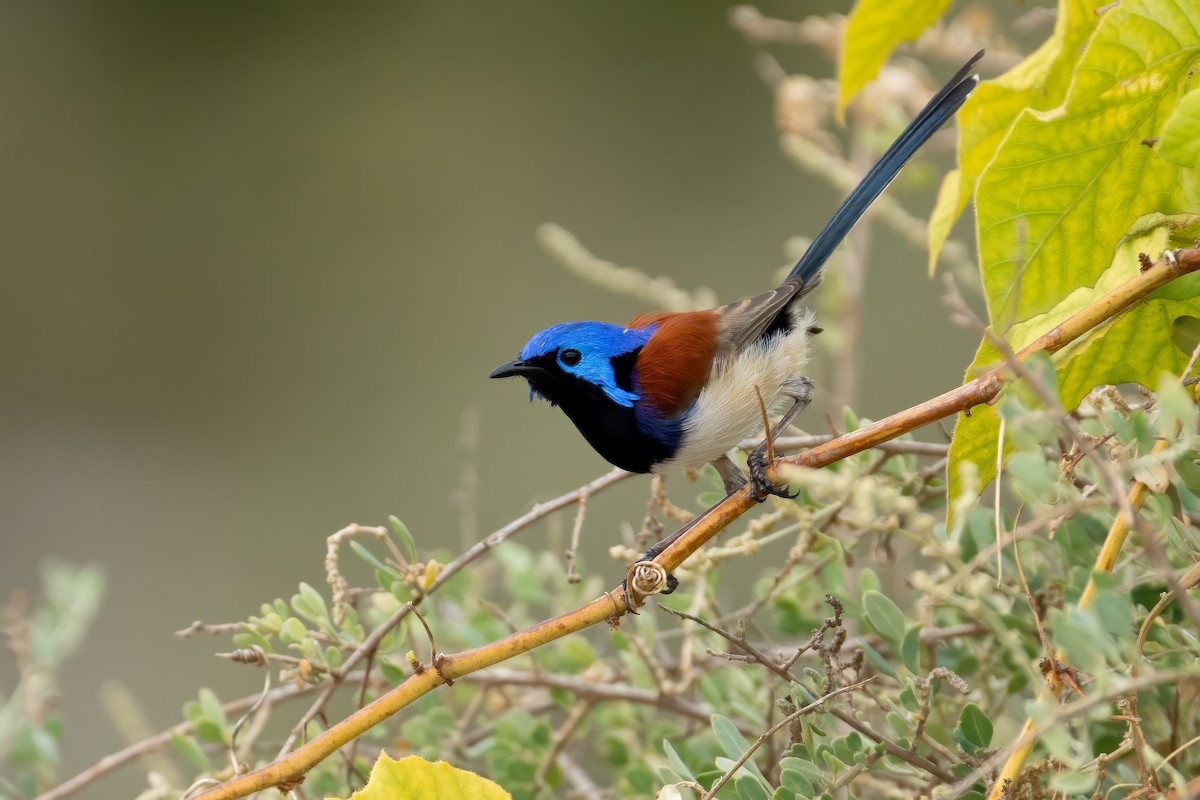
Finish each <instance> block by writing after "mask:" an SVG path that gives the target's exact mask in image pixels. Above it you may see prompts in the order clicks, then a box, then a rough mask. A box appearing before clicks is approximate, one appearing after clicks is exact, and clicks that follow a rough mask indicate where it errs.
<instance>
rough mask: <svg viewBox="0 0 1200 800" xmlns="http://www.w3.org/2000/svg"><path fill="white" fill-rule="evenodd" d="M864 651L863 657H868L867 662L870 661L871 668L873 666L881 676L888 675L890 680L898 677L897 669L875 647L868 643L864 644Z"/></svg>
mask: <svg viewBox="0 0 1200 800" xmlns="http://www.w3.org/2000/svg"><path fill="white" fill-rule="evenodd" d="M862 651H863V655H865V656H866V657H867V661H870V662H871V666H873V667H874V668H875V669H876V670H877V671H878V672H879V673H880V674H881V675H886V676H888V677H889V678H895V677H896V668H895V667H893V666H892V665H891V664H889V663H888V660H887V659H886V658H884V657H883V654H882V653H880V652H879V651H878V650H876V649H875V648H874V647H871V645H869V644H867V643H866V642H863V643H862Z"/></svg>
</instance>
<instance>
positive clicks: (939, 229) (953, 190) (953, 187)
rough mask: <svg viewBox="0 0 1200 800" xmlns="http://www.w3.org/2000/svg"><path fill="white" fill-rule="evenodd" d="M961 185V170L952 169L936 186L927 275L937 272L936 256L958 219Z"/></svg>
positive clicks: (930, 222)
mask: <svg viewBox="0 0 1200 800" xmlns="http://www.w3.org/2000/svg"><path fill="white" fill-rule="evenodd" d="M961 187H962V170H957V169H952V170H950V171H949V172H947V173H946V175H945V176H944V177H943V178H942V185H941V186H940V187H938V194H937V200H935V201H934V203H933V211H932V212H930V214H929V234H928V235H929V277H931V278H932V277H933V275H934V273H935V272H937V262H938V256H939V255H941V253H942V247H943V246H944V245H945V244H946V239H948V238H949V237H950V230H951V229H952V228H953V227H954V223H955V222H957V221H958V216H959V214H961V213H962V209H961V208H960V207H959V204H958V193H959V191H960V190H961Z"/></svg>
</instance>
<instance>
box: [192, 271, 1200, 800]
mask: <svg viewBox="0 0 1200 800" xmlns="http://www.w3.org/2000/svg"><path fill="white" fill-rule="evenodd" d="M1197 269H1200V249H1187V250H1176V251H1174V253H1173V255H1172V257H1170V258H1166V259H1162V260H1160V261H1158V262H1156V263H1154V264H1152V265H1151V266H1150V267H1148V268H1147V269H1145V270H1144V271H1142V272H1140V273H1138V274H1137V275H1136V276H1134V277H1133V278H1131V279H1130V280H1129V281H1127V282H1125V283H1124V284H1122V285H1121V286H1119V287H1118V288H1117V289H1115V290H1113V291H1112V292H1110V293H1108V294H1106V295H1104V296H1103V297H1101V298H1099V299H1097V300H1096V301H1094V302H1093V303H1091V304H1090V305H1088V306H1087V307H1086V308H1084V309H1083V310H1081V311H1080V312H1079V313H1077V314H1075V315H1074V316H1073V317H1071V318H1070V319H1068V320H1067V321H1065V322H1063V323H1062V324H1060V325H1058V326H1056V327H1055V328H1053V329H1052V330H1050V331H1049V332H1047V333H1046V334H1044V335H1043V336H1042V337H1041V338H1039V339H1038V340H1037V341H1036V342H1034V343H1033V344H1031V345H1030V346H1029V347H1026V348H1025V349H1024V350H1022V351H1021V352H1020V353H1019V354H1018V357H1021V358H1024V357H1028V356H1029V355H1031V354H1033V353H1038V352H1044V353H1054V352H1056V351H1058V350H1060V349H1061V348H1063V347H1064V346H1066V345H1067V344H1068V343H1070V342H1071V341H1074V340H1075V339H1077V338H1079V337H1080V336H1083V335H1084V334H1085V333H1087V332H1088V331H1090V330H1092V329H1093V328H1095V327H1097V326H1098V325H1100V324H1101V323H1103V322H1105V321H1107V320H1108V319H1111V318H1112V317H1114V316H1116V315H1117V314H1119V313H1121V312H1122V311H1124V310H1126V309H1127V308H1129V307H1131V306H1132V305H1133V304H1134V303H1136V302H1138V301H1139V300H1141V299H1142V298H1144V297H1145V296H1146V295H1148V294H1149V293H1150V292H1152V291H1154V290H1155V289H1157V288H1159V287H1160V286H1163V285H1164V284H1166V283H1168V282H1170V281H1171V280H1173V279H1175V278H1177V277H1179V276H1181V275H1185V274H1188V273H1191V272H1193V271H1196V270H1197ZM1010 377H1011V376H1010V373H1009V371H1008V369H1007V367H1005V366H1000V367H998V368H996V369H994V370H992V371H991V372H988V373H986V374H984V375H982V376H980V377H979V378H976V379H975V380H973V381H971V382H970V383H967V384H966V385H964V386H961V387H959V388H957V389H954V390H952V391H950V392H946V393H945V394H943V395H940V396H938V397H935V398H933V399H931V400H928V401H926V402H924V403H921V404H920V405H917V406H914V407H913V408H910V409H907V410H905V411H901V412H900V413H898V414H894V415H892V416H890V417H887V418H885V419H882V420H879V421H878V422H875V423H872V424H870V425H868V426H866V427H864V428H860V429H859V430H856V431H852V432H850V433H847V434H844V435H842V436H839V437H837V438H836V439H832V440H830V441H828V442H826V443H825V444H822V445H818V446H816V447H814V448H813V449H811V450H808V451H807V452H804V453H801V454H799V455H796V456H791V457H788V458H785V459H782V460H780V461H779V462H778V463H779V467H778V468H776V469H774V470H773V471H774V472H775V473H776V475H775V477H779V476H780V474H782V473H786V471H787V469H790V468H795V467H808V468H817V467H823V466H827V465H829V464H833V463H835V462H837V461H840V460H841V459H843V458H846V457H847V456H851V455H854V454H855V453H859V452H861V451H863V450H866V449H867V448H870V447H874V446H876V445H878V444H879V443H881V442H884V441H887V440H889V439H894V438H896V437H897V436H900V435H902V434H904V433H908V432H909V431H912V430H915V429H916V428H919V427H921V426H922V425H925V424H927V423H929V422H934V421H936V420H939V419H943V418H945V417H948V416H951V415H953V414H957V413H959V412H961V411H968V410H970V409H971V408H973V407H974V406H977V405H979V404H981V403H986V402H988V401H990V400H992V399H994V398H995V397H996V396H997V395H998V394H999V392H1000V389H1001V388H1002V387H1003V385H1004V383H1005V381H1006V380H1008V379H1010ZM612 474H613V473H610V475H612ZM616 475H617V477H618V478H619V477H620V476H621V473H620V472H619V471H618V472H617V473H616ZM564 505H565V503H564ZM755 505H756V503H755V501H754V499H753V497H751V490H750V487H749V486H745V487H743V488H742V489H741V490H740V491H737V492H734V493H733V494H731V495H729V496H728V497H726V498H725V499H724V500H722V501H721V502H720V503H717V504H716V505H715V506H713V507H712V508H710V509H709V510H708V511H707V512H705V513H704V514H702V515H701V516H700V517H697V518H696V519H695V520H694V521H692V522H690V523H688V524H687V525H685V526H684V527H683V528H681V529H680V530H679V531H678V533H677V534H676V535H675V536H674V537H673V538H674V541H672V542H671V543H670V545H668V546H667V548H666V549H665V550H664V551H663V552H662V554H661V555H659V556H658V558H657V559H656V560H655V562H654V563H652V564H650V565H648V566H655V567H657V568H660V569H663V570H666V571H671V570H674V569H675V568H677V567H678V566H680V565H681V564H682V563H683V562H684V561H686V560H687V559H688V557H690V556H691V555H692V554H693V553H695V552H696V551H697V550H699V549H700V548H701V547H702V546H703V545H704V544H705V543H706V542H708V541H709V540H710V539H712V538H713V537H714V536H716V535H717V534H718V533H720V532H721V531H722V530H723V529H724V528H725V527H726V526H728V525H729V524H730V523H732V522H733V521H734V520H735V519H737V518H738V517H740V516H741V515H742V514H744V513H745V512H746V511H748V510H749V509H751V508H753V507H754V506H755ZM494 536H496V534H493V537H494ZM491 538H492V537H489V540H490V539H491ZM485 541H486V540H485ZM481 544H482V543H481ZM488 546H489V547H490V546H491V545H490V544H489V545H488ZM440 579H441V578H440V577H439V580H440ZM627 603H628V605H627ZM637 603H638V598H637V597H635V596H627V595H626V591H625V588H624V587H623V586H618V587H616V588H615V589H613V590H612V591H611V592H607V593H605V594H604V595H602V596H601V597H599V598H597V599H595V600H593V601H591V602H590V603H587V604H586V605H584V606H581V607H580V608H577V609H575V610H573V611H568V612H567V613H565V614H561V615H559V616H557V617H553V618H551V619H548V620H545V621H544V622H541V623H538V624H537V625H534V626H532V627H530V628H528V629H526V630H523V631H518V632H516V633H513V634H511V635H509V636H506V637H504V638H503V639H499V640H497V641H495V642H492V643H491V644H487V645H483V646H481V647H477V648H474V649H472V650H466V651H464V652H461V653H455V654H453V655H443V654H440V653H439V654H437V655H435V656H434V659H433V662H434V663H433V665H432V666H424V665H420V664H418V665H417V666H416V670H415V674H414V675H412V677H410V678H408V679H407V680H406V681H404V683H402V684H400V685H399V686H397V687H395V688H394V689H392V690H391V691H389V692H388V693H387V694H385V695H383V696H382V697H380V698H379V699H378V700H376V701H375V702H373V703H371V704H370V705H368V706H366V707H365V708H362V709H360V710H359V711H356V712H355V713H353V714H351V715H350V716H349V717H347V718H346V719H344V720H342V721H341V722H339V723H337V724H336V725H333V726H332V727H330V728H329V729H328V730H326V731H325V732H324V733H322V734H321V735H320V736H318V737H316V738H315V739H313V740H312V741H310V742H308V743H306V744H304V745H303V746H301V747H299V748H298V749H296V750H295V751H293V752H291V753H288V754H287V755H285V756H282V757H280V758H279V759H277V760H276V761H274V762H273V763H271V764H268V765H267V766H265V767H262V768H261V769H258V770H255V771H254V772H249V773H246V774H245V775H239V776H237V777H236V778H233V779H231V780H229V781H227V782H226V783H224V784H221V785H220V786H217V787H215V788H214V789H212V790H210V791H208V792H206V793H204V794H203V795H201V796H200V799H199V800H232V798H238V797H245V796H246V795H248V794H250V793H251V792H256V791H261V790H263V789H268V788H270V787H272V786H276V785H278V784H280V783H285V784H286V783H292V784H294V783H296V782H298V781H300V780H302V779H303V776H304V774H305V773H306V772H307V771H308V770H310V769H312V767H314V766H315V765H316V764H318V763H320V762H321V760H323V759H324V758H326V757H327V756H329V755H330V754H331V753H334V752H336V751H337V749H338V748H340V747H341V746H342V745H344V744H345V743H346V742H349V741H350V740H351V739H353V738H354V737H356V736H360V735H361V734H363V733H365V732H366V731H367V730H369V729H370V728H372V727H373V726H375V725H377V724H379V723H381V722H383V721H384V720H386V719H387V718H388V717H390V716H392V715H393V714H395V713H396V712H398V711H400V710H401V709H402V708H405V707H406V706H408V705H410V704H411V703H412V702H414V701H415V700H417V699H418V698H420V697H423V696H424V695H426V694H428V693H429V692H431V691H433V690H434V689H436V688H437V687H438V686H441V685H442V684H444V683H450V682H453V681H454V680H456V679H458V678H461V677H462V676H464V675H469V674H470V673H472V672H477V671H479V670H481V669H484V668H485V667H490V666H492V665H494V664H499V663H501V662H503V661H507V660H508V659H510V658H513V657H515V656H518V655H521V654H522V653H526V652H529V651H530V650H533V649H534V648H537V647H541V646H543V645H545V644H548V643H550V642H552V641H555V640H557V639H561V638H562V637H564V636H567V635H568V634H571V633H575V632H577V631H581V630H583V629H585V628H589V627H591V626H592V625H596V624H598V623H600V622H608V623H609V624H616V623H617V621H618V620H619V618H620V617H621V616H623V615H624V614H625V613H626V611H627V610H630V609H631V608H632V607H634V606H635V605H636V604H637Z"/></svg>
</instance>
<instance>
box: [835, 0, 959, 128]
mask: <svg viewBox="0 0 1200 800" xmlns="http://www.w3.org/2000/svg"><path fill="white" fill-rule="evenodd" d="M949 6H950V0H858V2H857V3H855V4H854V9H853V10H852V11H851V12H850V18H849V19H848V20H847V21H846V30H845V33H844V34H843V37H842V51H841V58H840V59H839V60H838V104H837V113H838V116H839V117H840V116H841V115H842V112H843V111H845V109H846V105H847V104H848V103H849V102H850V99H851V98H852V97H854V95H855V94H857V93H858V90H859V89H861V88H862V87H863V86H865V85H866V84H867V81H869V80H871V79H872V78H874V77H875V76H876V75H877V74H878V73H879V68H880V67H881V66H883V62H885V61H887V57H888V56H889V55H890V54H891V52H892V50H894V49H895V48H896V45H898V44H900V43H901V42H907V41H909V40H912V39H915V38H917V37H918V36H920V35H921V33H922V32H923V31H924V30H925V29H926V28H928V27H929V26H930V25H932V24H933V23H934V21H935V20H937V18H938V17H940V16H941V15H942V13H943V12H944V11H945V10H946V9H947V8H948V7H949Z"/></svg>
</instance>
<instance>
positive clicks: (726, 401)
mask: <svg viewBox="0 0 1200 800" xmlns="http://www.w3.org/2000/svg"><path fill="white" fill-rule="evenodd" d="M812 323H813V315H812V312H811V311H805V312H803V313H802V314H797V315H796V321H795V325H794V327H793V329H792V332H791V333H789V334H787V335H786V336H774V337H772V338H771V339H770V340H768V341H767V342H758V343H755V344H753V345H751V346H750V347H747V348H746V349H745V350H743V351H742V352H740V353H738V354H737V355H736V356H733V357H732V358H729V359H726V360H725V361H723V362H721V363H718V364H716V365H715V366H714V367H713V372H712V374H711V375H710V376H709V378H708V383H707V384H706V385H705V388H704V389H703V390H702V391H701V392H700V396H699V397H697V398H696V405H695V408H694V409H693V411H692V413H691V416H690V417H689V418H688V420H687V422H685V423H684V426H683V443H684V444H683V446H682V447H680V449H679V452H677V453H676V454H675V457H674V458H672V459H670V460H669V461H664V462H662V463H661V464H658V465H656V466H655V468H654V471H655V472H670V471H676V470H681V469H691V468H696V467H701V466H703V465H704V464H707V463H709V462H710V461H716V460H717V459H718V458H720V457H721V456H723V455H725V454H727V453H728V452H729V451H730V450H732V449H733V448H734V447H736V446H737V445H738V443H739V442H741V441H742V440H743V439H745V438H746V437H747V436H749V435H750V434H752V433H754V432H755V431H756V430H761V429H762V411H761V410H760V408H759V404H758V395H759V393H761V394H762V399H763V402H765V403H766V404H767V410H768V411H770V412H774V411H776V408H775V405H776V403H778V402H780V401H781V400H784V399H785V397H784V395H783V393H782V389H783V385H784V383H785V382H786V381H787V380H788V379H789V378H794V377H798V376H800V375H802V374H803V369H804V365H805V364H806V363H807V361H808V328H809V327H810V326H811V325H812ZM755 387H757V391H756V390H755Z"/></svg>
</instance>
